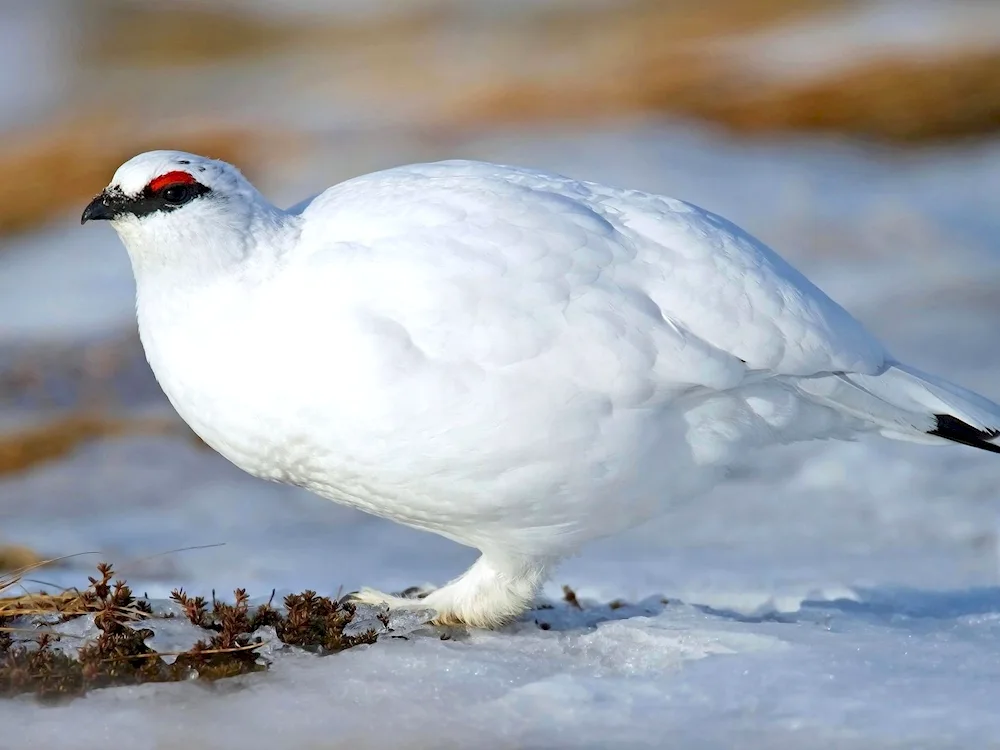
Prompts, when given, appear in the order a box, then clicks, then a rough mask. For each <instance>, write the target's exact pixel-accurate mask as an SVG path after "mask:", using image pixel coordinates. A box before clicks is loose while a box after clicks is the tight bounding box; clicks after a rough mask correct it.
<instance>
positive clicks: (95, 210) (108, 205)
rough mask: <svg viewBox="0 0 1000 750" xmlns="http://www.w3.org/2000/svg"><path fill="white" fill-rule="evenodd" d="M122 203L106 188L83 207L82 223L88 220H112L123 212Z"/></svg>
mask: <svg viewBox="0 0 1000 750" xmlns="http://www.w3.org/2000/svg"><path fill="white" fill-rule="evenodd" d="M120 203H121V202H120V201H117V200H115V199H114V197H113V196H110V195H108V192H107V191H106V190H105V191H103V192H102V193H101V194H100V195H98V196H97V197H96V198H94V200H92V201H91V202H90V204H89V205H88V206H87V207H86V208H85V209H83V216H81V217H80V223H81V224H86V223H87V222H88V221H98V220H104V221H110V220H111V219H113V218H115V216H117V215H118V214H119V213H121V205H120Z"/></svg>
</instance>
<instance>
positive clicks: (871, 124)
mask: <svg viewBox="0 0 1000 750" xmlns="http://www.w3.org/2000/svg"><path fill="white" fill-rule="evenodd" d="M679 111H681V112H682V113H683V114H690V115H695V116H699V117H703V118H705V119H708V120H712V121H714V122H718V123H720V124H722V125H724V126H726V127H728V128H730V129H732V130H734V131H737V132H742V133H764V132H775V131H795V132H804V131H821V132H827V133H849V134H851V135H856V136H863V137H867V138H873V139H879V140H883V141H892V142H901V143H917V142H922V141H937V140H947V139H954V138H962V137H967V136H977V135H987V134H989V133H994V132H996V131H997V130H1000V51H996V52H982V53H971V52H970V53H964V52H961V51H956V52H954V53H952V54H950V55H947V56H942V57H938V58H934V59H882V60H875V61H872V62H870V63H868V64H866V65H862V66H859V67H856V68H852V69H848V70H845V71H842V72H841V73H839V74H837V75H833V76H830V77H827V78H822V79H819V80H815V81H809V82H803V83H800V84H798V85H794V84H793V85H785V86H772V87H770V88H764V90H762V91H760V92H759V93H756V94H755V95H753V96H743V97H740V96H738V95H736V94H735V93H734V92H731V91H730V92H728V95H727V96H714V97H712V96H700V97H695V98H693V99H692V100H690V101H689V102H688V104H687V106H686V107H685V106H683V105H682V106H681V108H680V110H679Z"/></svg>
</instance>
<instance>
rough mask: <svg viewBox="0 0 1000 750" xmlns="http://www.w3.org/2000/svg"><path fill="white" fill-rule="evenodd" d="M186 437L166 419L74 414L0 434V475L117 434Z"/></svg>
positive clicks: (29, 466) (43, 461) (28, 466)
mask: <svg viewBox="0 0 1000 750" xmlns="http://www.w3.org/2000/svg"><path fill="white" fill-rule="evenodd" d="M171 434H172V435H188V433H187V432H185V430H184V428H182V427H181V426H180V425H179V423H178V422H176V421H175V420H169V419H153V418H141V419H140V418H126V417H116V416H113V415H109V414H99V413H89V412H78V413H72V414H67V415H64V416H60V417H58V418H55V419H53V420H52V421H50V422H47V423H45V424H42V425H39V426H37V427H30V428H27V429H23V430H19V431H16V432H11V433H8V434H0V476H4V475H7V474H14V473H17V472H21V471H26V470H27V469H30V468H32V467H34V466H37V465H38V464H41V463H45V462H46V461H54V460H56V459H59V458H63V457H65V456H66V455H68V454H69V453H70V452H72V451H73V450H75V449H76V448H77V447H78V446H80V445H82V444H84V443H86V442H88V441H91V440H98V439H101V438H107V437H116V436H120V435H171Z"/></svg>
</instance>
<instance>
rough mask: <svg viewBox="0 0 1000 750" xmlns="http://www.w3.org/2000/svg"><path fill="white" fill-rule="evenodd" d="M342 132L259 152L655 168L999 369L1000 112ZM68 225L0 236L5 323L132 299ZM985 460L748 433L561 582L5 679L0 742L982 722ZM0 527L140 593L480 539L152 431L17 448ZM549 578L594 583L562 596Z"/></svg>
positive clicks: (968, 357)
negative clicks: (489, 600)
mask: <svg viewBox="0 0 1000 750" xmlns="http://www.w3.org/2000/svg"><path fill="white" fill-rule="evenodd" d="M331 140H337V141H338V142H337V145H336V146H334V145H332V144H331V145H330V147H329V149H328V151H327V152H326V155H325V156H324V157H322V158H317V159H316V160H315V162H314V163H313V164H312V165H309V169H308V170H307V171H304V172H301V173H299V174H297V175H287V174H286V175H276V176H275V177H274V179H273V182H274V184H275V185H280V189H279V193H280V194H282V195H286V194H287V199H288V202H291V201H292V200H294V199H295V198H297V197H301V196H302V195H304V194H306V193H308V192H309V191H310V190H312V189H316V188H318V187H322V186H323V185H324V184H326V182H328V181H329V180H330V179H334V178H339V177H341V176H345V175H344V174H343V173H345V172H350V171H361V170H363V169H370V168H373V167H374V166H381V164H384V163H385V162H386V161H389V162H391V161H392V160H394V159H395V158H396V157H397V156H398V158H399V160H402V159H404V158H405V159H407V160H413V159H424V158H439V157H442V156H445V155H453V156H477V157H479V158H492V159H497V160H502V161H508V162H516V163H523V164H529V165H535V166H539V167H545V168H552V169H556V170H559V171H562V172H565V173H569V174H573V175H574V176H580V177H587V178H594V179H600V180H606V181H612V182H616V183H619V184H627V185H633V186H636V187H642V188H646V189H652V190H661V191H665V192H668V193H671V194H674V195H678V196H680V197H684V198H688V199H690V200H694V201H695V202H697V203H701V204H702V205H705V206H706V207H708V208H711V209H713V210H716V211H719V212H721V213H723V214H726V215H728V216H730V217H731V218H733V219H734V220H736V221H738V222H739V223H742V224H743V225H744V226H746V227H747V228H749V229H751V230H752V231H754V232H755V233H757V234H759V235H761V236H762V237H764V238H766V239H768V240H769V241H771V242H772V243H773V244H775V245H776V246H777V247H778V249H779V250H780V251H781V252H782V253H784V254H786V255H787V256H788V257H789V258H791V259H793V260H794V262H796V263H797V264H798V265H799V266H800V267H801V268H802V269H803V270H805V271H806V272H807V273H809V274H810V275H811V276H812V277H813V278H814V279H815V280H817V281H818V282H819V283H820V284H821V286H823V287H824V288H826V289H827V290H829V291H830V292H831V293H833V294H834V296H835V297H837V298H838V299H840V300H842V301H843V302H844V303H846V304H847V305H848V306H849V307H850V308H851V309H852V310H853V311H854V312H856V313H857V314H858V315H860V316H861V317H862V318H863V319H864V320H865V322H866V323H867V324H868V325H869V326H870V327H871V328H872V329H873V330H875V331H877V332H878V333H879V334H880V335H882V336H883V337H884V338H885V339H886V340H887V341H888V343H889V344H890V346H891V347H892V348H893V349H895V350H896V351H897V352H898V353H899V354H900V356H905V357H906V358H908V359H910V360H912V361H913V362H914V364H916V365H917V366H921V367H924V368H926V369H930V370H936V371H939V372H941V373H942V374H945V375H948V376H950V377H952V378H954V379H956V380H957V381H958V382H961V383H963V384H965V385H968V386H970V387H974V388H977V389H979V390H981V391H982V392H984V393H985V394H987V395H990V396H992V397H994V398H1000V378H997V374H998V373H1000V347H998V343H1000V330H998V328H997V325H996V321H997V319H998V317H1000V296H998V295H997V293H996V290H997V289H998V288H1000V241H998V239H997V238H998V237H1000V226H998V224H1000V218H998V215H997V214H996V211H995V206H994V203H995V201H994V197H995V195H996V194H997V188H998V187H1000V182H998V177H997V175H998V174H1000V144H998V143H983V144H980V145H976V146H968V147H964V148H953V149H948V150H942V151H939V152H928V153H926V154H923V155H902V154H898V153H893V152H891V151H872V150H866V149H862V148H855V147H849V146H846V145H834V144H818V143H815V142H810V141H801V142H794V141H793V142H787V141H785V142H782V143H777V142H774V143H767V142H759V143H756V144H753V145H748V144H743V145H738V144H734V143H732V142H729V141H726V140H723V139H720V138H716V137H714V136H712V135H710V134H706V133H696V132H692V131H691V130H686V129H680V128H676V127H671V126H665V125H652V124H646V125H643V124H636V125H634V126H624V125H623V126H620V127H618V128H615V129H610V130H607V131H604V132H579V133H567V132H552V133H549V134H545V133H535V134H529V133H525V132H497V133H494V134H492V135H484V136H478V137H475V138H469V139H467V140H464V141H461V140H456V141H452V142H450V143H447V144H441V143H438V144H427V143H423V142H420V141H419V140H412V141H409V140H398V141H395V142H394V143H393V144H391V145H389V144H384V146H385V147H384V148H378V149H376V148H375V147H374V146H371V148H370V149H366V147H365V142H353V143H352V142H351V141H350V140H347V141H345V140H344V139H343V138H340V139H331ZM358 143H361V147H356V146H358ZM445 152H446V153H445ZM380 162H381V163H380ZM81 231H82V230H80V229H79V228H78V227H75V228H74V227H71V226H70V225H69V224H68V223H67V224H66V225H65V226H57V227H54V228H52V229H51V230H48V231H46V232H44V233H41V234H38V235H33V236H32V237H31V238H30V239H24V240H18V241H17V242H16V243H15V247H14V248H13V252H12V253H10V254H8V253H7V252H6V251H5V252H4V253H3V254H0V279H2V282H0V283H2V284H3V285H4V286H3V290H4V293H3V294H0V320H3V321H13V320H16V321H17V323H16V328H15V327H8V328H5V329H4V330H5V335H10V336H12V337H13V338H17V339H23V338H25V337H27V338H29V339H37V340H38V341H49V340H51V339H52V338H53V337H56V336H57V334H58V336H59V337H67V336H69V337H73V336H84V335H90V334H91V333H92V332H93V330H95V329H99V328H101V327H103V326H106V327H107V328H108V329H109V330H117V329H119V328H120V327H122V326H128V325H131V323H130V322H129V317H130V315H131V312H130V306H131V294H132V284H131V279H130V276H129V274H128V267H127V263H125V262H124V257H123V256H124V253H123V252H122V251H120V250H119V249H118V247H117V244H116V240H115V239H114V238H113V236H112V235H111V232H110V230H109V231H107V232H100V231H95V232H93V233H90V232H84V235H89V236H86V237H85V236H83V235H81ZM81 242H83V243H87V245H86V249H85V250H84V251H83V252H81V246H80V244H79V243H81ZM22 243H23V244H22ZM90 243H92V245H91V244H90ZM19 247H20V249H19ZM32 247H34V248H35V249H36V250H41V252H37V253H36V252H32V251H31V248H32ZM115 252H118V253H119V260H115V258H114V253H115ZM119 261H121V262H119ZM91 264H93V267H91ZM48 274H51V276H50V275H48ZM74 278H75V279H78V280H80V282H79V283H76V284H74V283H73V279H74ZM46 284H55V285H56V287H57V288H58V289H59V290H60V295H59V300H60V303H59V305H52V304H51V302H50V301H49V302H47V301H46V300H45V299H44V294H43V293H42V291H41V290H42V288H43V287H45V285H46ZM77 324H79V325H77ZM74 326H77V327H74ZM14 334H17V335H16V336H15V335H14ZM145 408H148V409H154V410H155V409H163V410H164V412H165V413H168V410H167V409H166V407H165V406H164V405H163V404H162V402H156V403H149V404H146V405H145ZM998 476H1000V464H998V463H997V461H996V457H994V456H990V455H988V454H983V453H978V452H975V451H971V450H968V449H964V448H962V447H958V446H956V447H942V448H937V447H930V446H919V445H907V444H901V443H893V442H890V441H878V440H875V439H872V440H866V441H863V442H859V443H824V444H808V445H797V446H793V447H790V448H787V449H780V450H774V451H771V452H769V453H767V454H765V455H760V456H748V457H747V460H746V463H745V465H743V466H741V467H738V469H737V470H736V471H735V472H734V475H733V477H732V479H731V480H730V481H728V482H726V483H725V484H723V485H722V486H721V487H719V489H718V490H717V491H716V492H713V493H712V494H711V495H710V496H708V497H706V498H702V499H700V500H698V501H697V502H692V503H690V504H689V505H687V506H685V507H681V508H678V509H676V511H674V512H672V513H671V514H670V515H669V516H667V517H664V518H662V519H659V520H658V521H656V522H654V523H652V524H650V525H648V526H646V527H643V528H641V529H637V530H635V531H634V532H631V533H629V534H626V535H622V536H620V537H617V538H613V539H609V540H606V541H604V542H601V543H597V544H594V545H592V546H591V547H589V548H587V549H586V550H584V553H583V554H582V555H581V556H579V557H578V558H576V559H573V560H569V561H567V562H566V563H565V564H564V565H563V566H562V567H561V568H560V569H559V570H558V572H557V574H556V576H555V578H554V579H553V581H552V583H551V584H550V585H549V586H548V587H547V589H546V591H545V596H546V597H547V598H548V599H549V600H550V601H552V602H554V603H555V608H554V609H541V610H536V611H534V612H532V613H530V614H529V615H528V616H526V617H524V618H522V620H521V621H519V622H518V623H517V624H515V625H514V626H512V627H510V628H508V629H506V630H504V631H502V632H497V633H486V632H476V633H471V634H467V635H464V636H462V635H459V636H458V637H455V638H453V639H451V640H440V638H438V637H437V636H436V635H434V634H426V633H425V634H417V635H413V636H411V637H409V638H408V639H406V640H403V639H383V640H381V641H380V642H379V643H377V644H375V645H373V646H370V647H369V646H366V647H360V648H357V649H354V650H351V651H348V652H344V653H342V654H338V655H334V656H329V657H324V658H317V657H315V656H312V655H304V654H301V653H299V652H296V651H293V650H285V651H282V650H276V651H274V652H273V653H272V654H271V656H272V658H273V665H272V668H271V670H270V671H269V672H267V673H261V674H254V675H249V676H246V677H241V678H237V679H235V680H231V681H226V682H221V683H216V684H214V685H202V684H197V683H184V684H170V685H147V686H141V687H136V688H116V689H109V690H102V691H96V692H94V693H92V694H90V695H89V696H87V697H86V698H84V699H80V700H77V701H75V702H72V703H70V704H67V705H63V706H58V707H43V706H40V705H38V704H37V703H35V702H34V701H32V700H29V699H19V700H15V701H7V702H3V703H0V727H2V728H3V732H2V734H0V747H2V748H4V749H5V750H6V749H7V748H10V749H11V750H17V749H19V748H46V747H59V748H97V747H108V746H113V745H114V743H115V742H120V741H121V740H122V739H123V738H127V739H128V743H129V747H133V748H158V749H159V748H173V747H187V746H190V742H191V738H193V737H194V738H197V739H198V742H199V743H201V744H199V745H198V746H203V747H209V748H230V747H231V748H251V749H252V748H264V747H267V748H275V747H280V748H330V747H361V748H364V747H376V746H378V747H385V746H389V747H398V748H417V747H428V748H430V747H434V748H441V747H470V746H475V745H482V746H483V747H487V748H494V747H496V748H508V747H510V748H515V747H518V748H522V747H555V748H558V747H594V748H599V747H600V748H607V747H629V748H635V747H709V748H711V747H718V748H728V747H734V746H739V747H754V748H757V747H759V748H784V747H788V748H791V747H803V748H848V747H850V748H855V747H857V748H862V747H863V748H883V747H908V748H909V747H928V748H943V747H972V746H975V747H989V746H997V743H998V741H1000V710H998V708H997V707H998V705H1000V701H998V698H1000V688H998V687H997V686H998V685H1000V564H998V556H1000V547H998V538H1000V483H998V481H997V478H998ZM0 534H2V537H3V539H4V540H5V541H16V542H18V543H23V544H28V545H31V546H33V547H34V548H36V549H38V550H39V551H41V552H43V553H51V554H66V553H73V552H84V551H90V550H98V551H100V554H95V555H89V556H87V555H85V556H81V557H78V558H73V559H71V560H67V561H66V562H65V563H64V564H63V565H62V566H61V567H53V568H49V569H45V570H43V571H39V572H38V574H37V575H38V578H39V579H41V580H43V581H45V582H47V583H50V584H54V585H69V584H75V585H77V584H80V583H82V582H83V580H84V579H83V576H84V575H85V574H86V573H87V572H89V569H91V568H92V566H93V564H94V563H96V562H97V561H98V560H99V559H108V560H111V561H112V562H114V563H116V565H117V568H118V570H119V571H120V572H121V573H122V574H123V575H125V576H126V577H128V579H129V580H130V581H131V582H132V583H133V584H134V585H135V586H136V587H137V589H138V590H139V591H142V592H146V593H148V594H149V595H150V596H152V597H165V596H166V595H167V594H168V592H169V590H170V589H171V588H173V587H175V586H183V587H185V588H186V589H187V590H188V591H189V592H191V593H203V594H208V593H209V592H210V590H211V589H213V588H214V589H215V590H216V591H217V592H218V593H220V594H222V593H223V592H227V591H231V590H232V589H233V588H234V587H237V586H241V587H246V588H248V589H249V592H250V594H251V595H252V596H255V597H257V598H264V599H266V598H267V597H268V596H269V595H270V593H271V589H272V588H276V589H277V590H278V594H279V596H280V595H281V594H282V593H287V592H290V591H300V590H302V589H304V588H313V589H316V590H318V591H319V592H320V593H324V594H331V595H333V594H336V593H337V592H338V591H339V590H343V591H350V590H353V589H354V588H357V587H359V586H361V585H368V586H373V587H377V588H382V589H386V590H399V589H402V588H405V587H407V586H410V585H414V584H418V585H419V584H425V583H441V582H444V581H446V580H448V579H449V578H451V577H453V576H454V575H457V574H458V573H460V572H461V571H462V570H463V569H464V567H465V566H467V565H468V564H469V563H471V562H472V560H473V559H474V557H475V553H474V551H472V550H469V549H466V548H463V547H459V546H457V545H455V544H452V543H450V542H448V541H446V540H444V539H441V538H439V537H436V536H432V535H429V534H423V533H419V532H416V531H412V530H408V529H405V528H403V527H399V526H396V525H393V524H390V523H387V522H384V521H381V520H379V519H376V518H373V517H370V516H366V515H362V514H359V513H356V512H353V511H349V510H347V509H344V508H341V507H338V506H335V505H333V504H331V503H328V502H326V501H324V500H320V499H318V498H315V497H313V496H311V495H309V494H308V493H305V492H303V491H301V490H298V489H295V488H290V487H282V486H278V485H272V484H267V483H264V482H260V481H257V480H254V479H252V478H250V477H248V476H246V475H244V474H242V473H241V472H239V471H238V470H237V469H235V468H234V467H232V466H230V465H229V464H227V463H226V462H225V461H224V460H222V459H221V458H219V457H218V456H216V455H215V454H213V453H211V452H207V451H204V450H199V449H198V448H196V447H194V446H193V445H190V444H188V443H186V442H183V441H180V440H177V439H174V438H168V437H142V438H139V437H132V438H127V439H124V438H123V439H115V440H106V441H102V442H98V443H92V444H88V445H86V446H84V447H82V448H80V449H79V450H78V451H76V452H75V453H74V454H72V455H71V456H70V457H68V458H67V459H65V460H62V461H59V462H56V463H52V464H48V465H45V466H42V467H38V468H36V469H35V470H33V471H30V472H28V473H25V474H22V475H19V476H12V477H8V478H5V479H4V480H3V481H0ZM179 548H192V549H186V550H185V551H174V550H178V549H179ZM563 583H567V584H570V585H572V586H573V587H574V588H575V589H576V591H577V592H578V594H579V595H580V597H581V598H582V599H583V601H584V609H583V610H580V611H578V610H575V609H573V608H571V607H569V606H568V605H566V604H565V603H563V602H562V601H561V591H560V584H563ZM29 585H33V586H39V585H41V584H38V583H32V584H29ZM663 597H666V598H667V599H668V601H669V603H667V604H664V603H662V598H663ZM615 599H621V600H624V601H627V602H630V603H631V604H630V605H628V606H625V607H621V608H617V609H612V608H610V607H609V606H608V604H609V603H610V602H611V601H613V600H615ZM536 623H546V624H547V625H548V626H549V629H548V630H543V629H540V628H539V626H538V624H536ZM83 624H84V625H86V622H84V623H83ZM81 627H82V626H81ZM182 636H183V634H182V633H173V632H168V631H167V630H164V632H158V633H157V635H156V636H154V639H153V641H152V643H153V644H154V645H158V646H160V647H161V648H169V647H170V646H171V645H177V643H178V639H182ZM157 638H160V639H161V640H160V641H157Z"/></svg>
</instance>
